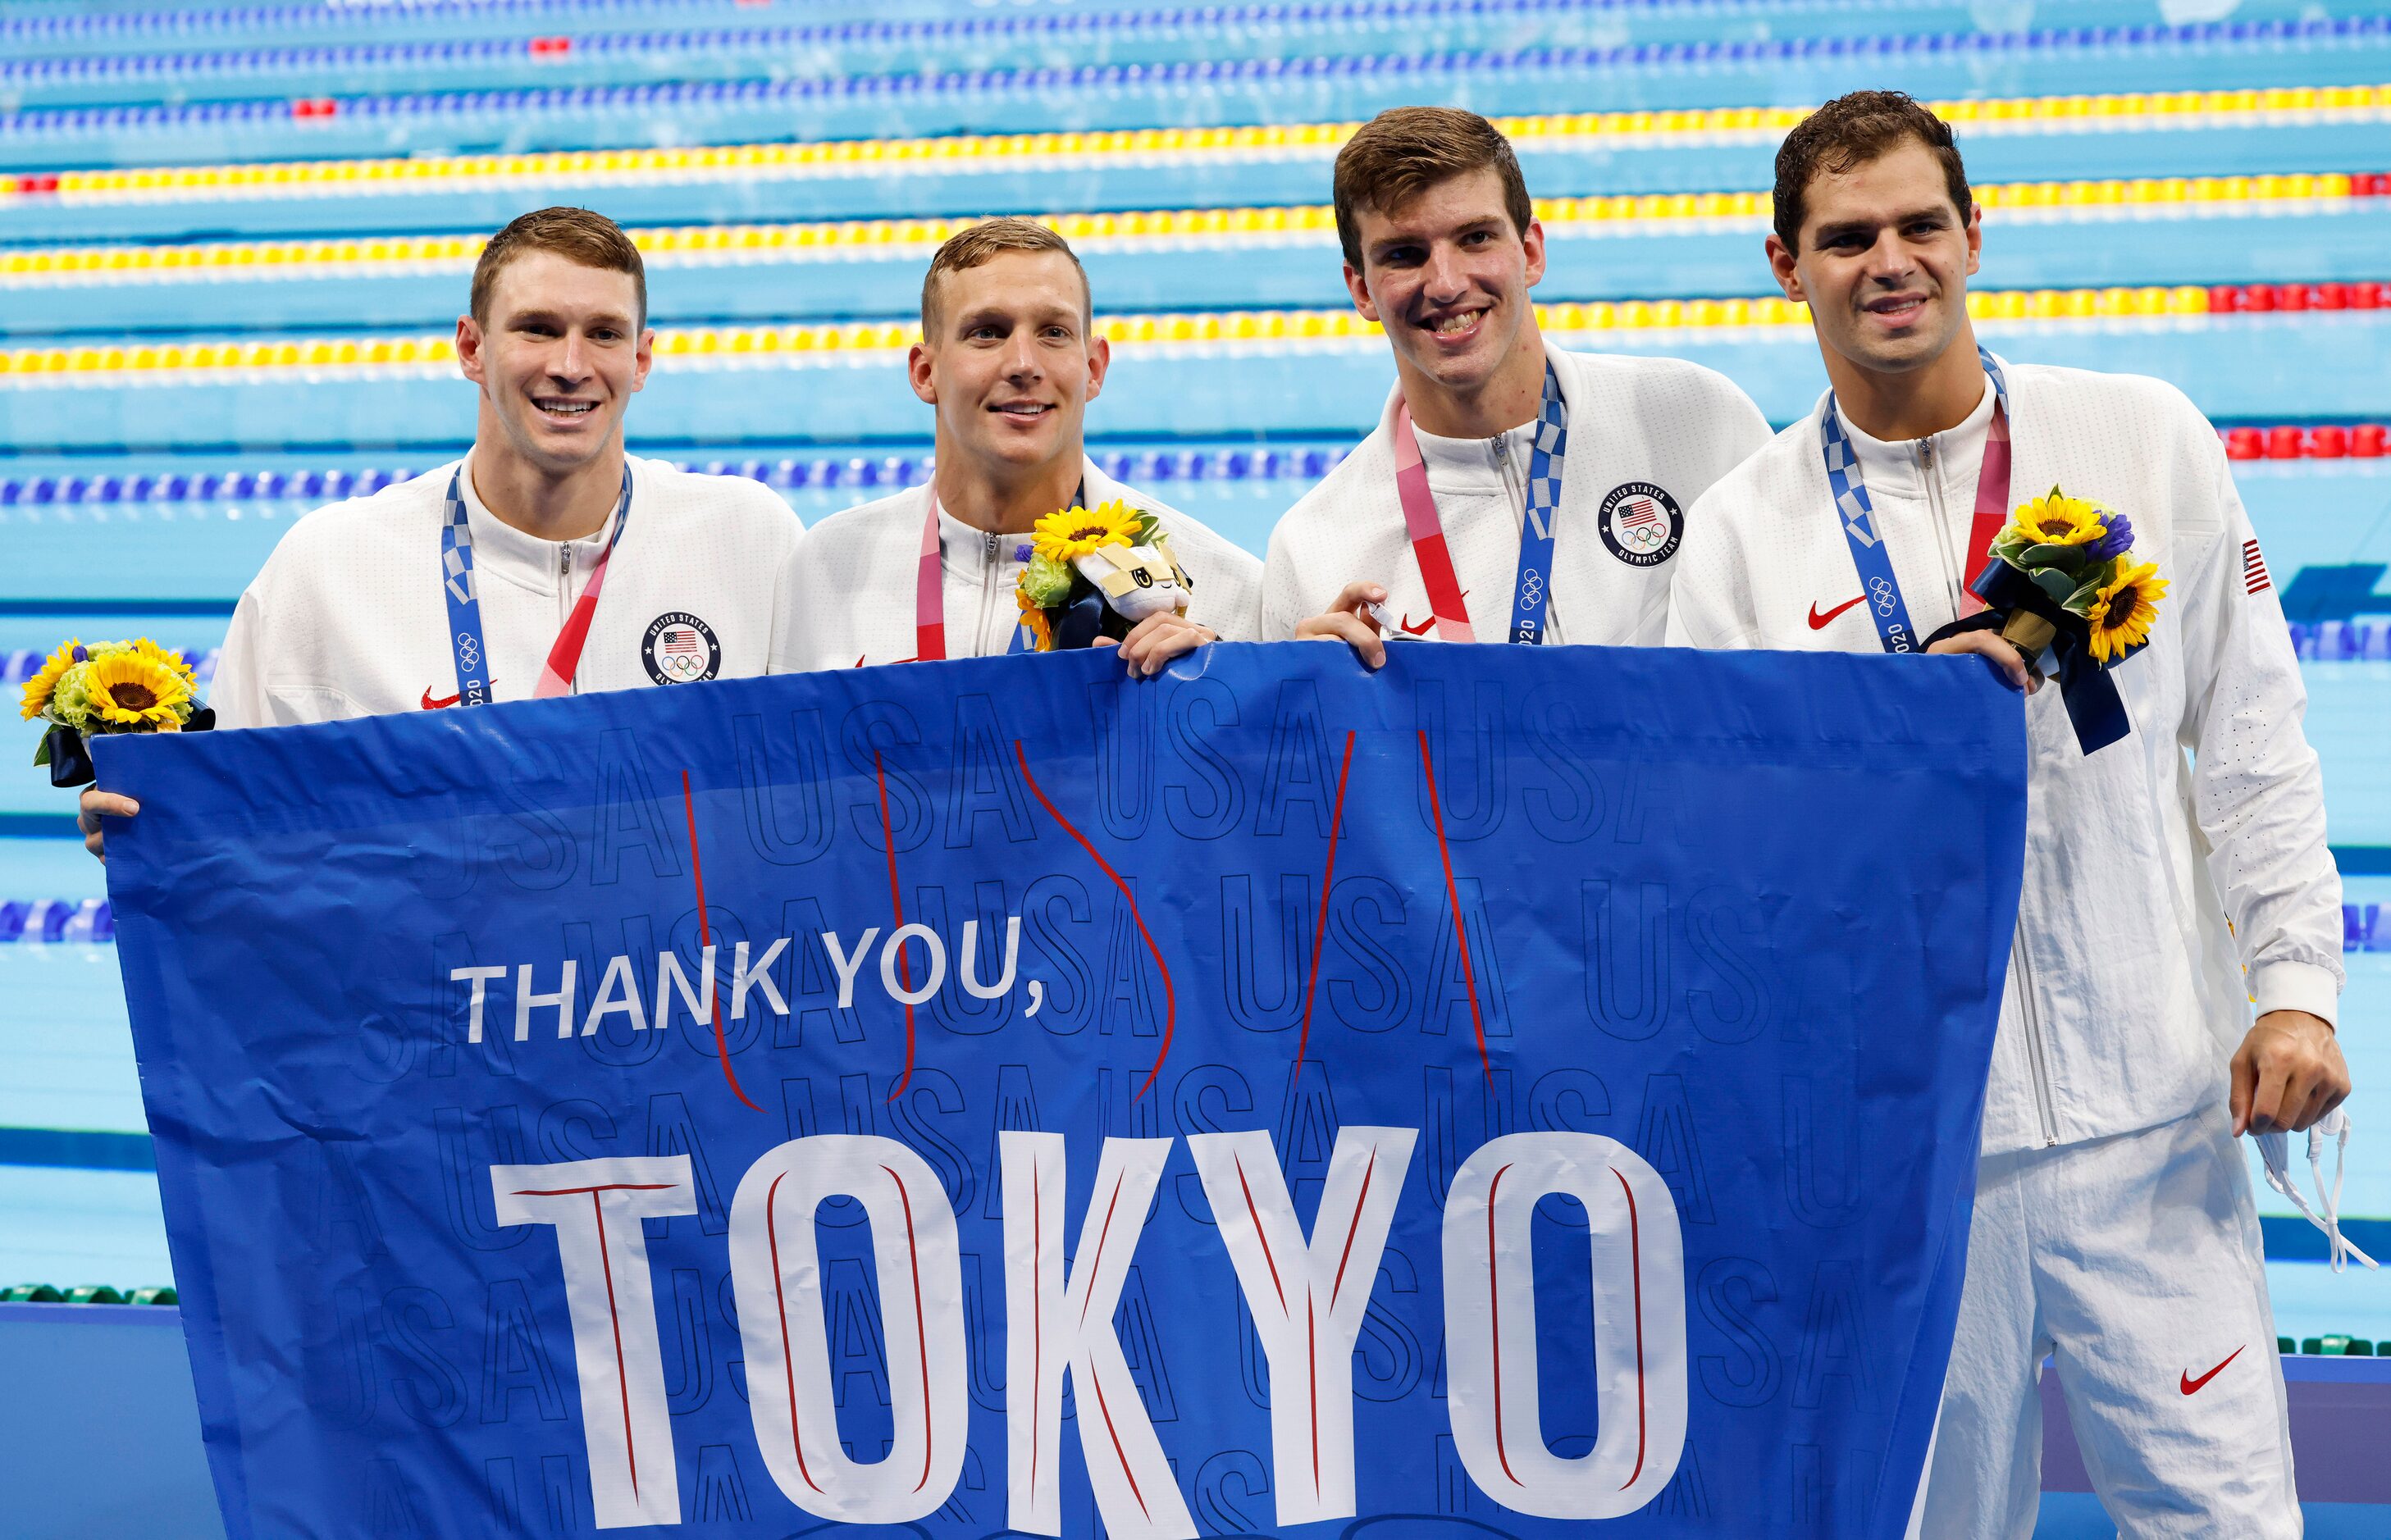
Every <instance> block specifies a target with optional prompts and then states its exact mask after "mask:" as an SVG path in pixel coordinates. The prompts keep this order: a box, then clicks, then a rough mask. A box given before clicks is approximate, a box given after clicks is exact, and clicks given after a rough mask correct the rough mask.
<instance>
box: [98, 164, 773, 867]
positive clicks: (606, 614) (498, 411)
mask: <svg viewBox="0 0 2391 1540" xmlns="http://www.w3.org/2000/svg"><path fill="white" fill-rule="evenodd" d="M652 361H653V333H652V332H650V331H649V330H648V328H647V278H646V274H645V271H644V269H643V267H642V264H641V263H640V253H639V249H638V248H637V247H635V246H634V245H633V244H632V243H631V240H630V237H627V236H626V235H625V234H624V233H623V231H622V230H621V228H620V227H618V226H617V225H615V224H614V221H613V220H610V219H608V218H606V217H605V216H604V215H602V214H597V213H592V212H589V211H588V210H587V209H541V210H538V211H536V212H532V213H527V214H524V215H523V217H521V218H520V219H517V220H515V221H514V222H513V223H512V224H511V225H508V226H507V227H506V228H505V229H503V230H501V231H499V232H498V234H497V235H496V236H494V237H491V239H490V241H489V244H488V245H487V246H486V247H485V248H484V249H483V252H482V257H481V261H480V262H479V263H478V264H477V265H476V266H475V268H474V271H473V281H472V291H471V308H470V310H469V312H468V313H467V314H464V315H461V316H459V318H458V321H457V362H458V366H459V370H460V372H462V373H463V375H464V377H465V378H466V379H470V380H472V382H473V383H474V385H475V386H476V387H477V388H478V389H479V391H480V404H479V406H478V416H477V417H476V420H475V423H474V431H473V445H472V449H471V450H470V451H469V452H468V453H467V454H466V455H465V456H464V457H463V458H462V459H459V460H455V461H452V462H450V463H449V464H447V465H444V466H441V467H439V468H436V469H433V470H430V471H427V472H425V473H424V474H423V475H421V476H418V477H416V478H415V479H414V480H413V481H403V482H400V483H399V484H397V485H395V486H392V487H388V488H385V489H383V490H382V491H381V492H380V493H377V494H374V495H373V496H370V497H355V498H351V499H350V500H348V501H347V502H344V503H335V504H332V505H331V506H330V507H322V508H318V509H317V510H316V511H315V512H313V513H311V514H309V515H307V517H305V518H304V519H302V520H299V521H298V522H297V523H296V524H294V525H292V526H291V531H290V533H288V534H285V535H284V536H283V537H282V539H281V542H280V543H279V544H278V545H276V546H275V548H274V554H273V555H272V556H271V557H269V558H267V559H266V563H265V569H264V570H263V571H260V572H259V573H258V575H257V577H256V579H255V580H254V581H253V582H252V583H251V584H250V585H249V588H248V590H247V591H246V592H244V593H243V594H242V595H241V597H240V603H239V607H238V608H237V609H236V610H234V612H233V620H232V625H231V628H230V630H229V632H228V633H227V634H226V637H225V645H224V651H223V654H222V656H221V658H220V660H219V661H218V663H217V666H216V676H215V685H214V688H213V690H212V691H211V692H210V704H211V705H213V707H214V709H215V712H216V720H217V725H219V726H222V727H271V726H280V725H290V724H296V723H308V722H330V721H336V720H339V719H342V718H345V717H355V716H373V715H378V714H381V713H382V712H407V711H433V710H437V709H440V708H443V707H448V706H458V705H466V706H473V705H480V704H483V703H484V702H486V701H492V700H521V699H530V698H532V697H535V696H550V695H564V694H573V693H579V692H582V691H588V690H603V689H623V688H627V687H637V686H641V685H651V684H655V685H669V684H681V683H687V682H691V681H694V680H699V679H715V678H736V677H739V676H741V675H744V674H761V673H763V672H764V670H765V662H766V660H767V659H768V658H769V656H770V652H771V648H772V642H773V635H772V630H773V625H774V623H775V618H776V617H777V616H778V615H780V614H781V613H782V610H783V606H782V605H781V604H780V603H779V602H778V600H777V598H776V596H775V594H774V591H773V590H774V584H775V581H776V576H777V574H779V573H780V572H781V571H782V570H783V568H784V567H786V566H787V565H788V563H789V560H790V558H792V557H793V556H794V555H795V551H796V548H797V544H798V535H799V533H800V526H799V524H798V522H797V519H796V516H795V514H794V513H793V512H791V511H790V508H789V507H788V505H787V504H786V503H783V502H782V500H781V499H780V498H779V497H778V496H776V495H775V494H773V493H772V492H770V491H769V489H767V488H765V487H763V486H761V485H758V484H757V483H756V482H753V481H741V480H734V479H732V478H729V477H718V476H696V475H691V474H689V473H687V472H684V471H681V470H678V469H676V468H673V467H672V466H670V465H667V464H666V463H664V462H662V461H658V460H645V459H638V458H635V457H633V456H629V455H627V454H626V453H625V451H624V447H623V416H624V413H625V411H626V409H627V407H628V406H629V404H630V400H631V397H632V396H633V395H634V394H636V393H638V391H640V387H641V386H642V385H643V384H645V383H646V380H647V376H648V367H649V365H650V364H651V362H652ZM601 596H602V597H601ZM136 811H137V810H136V808H135V806H134V804H133V803H132V802H131V801H130V800H129V799H127V798H124V797H121V796H117V795H115V794H113V793H110V792H107V791H103V790H100V789H97V788H94V789H90V790H87V791H85V792H84V799H83V818H82V822H83V826H84V832H85V836H86V838H85V842H86V844H88V845H89V846H90V847H91V849H92V851H93V853H95V854H97V853H99V851H100V848H101V834H100V826H99V818H100V815H114V816H129V815H132V814H134V813H135V812H136Z"/></svg>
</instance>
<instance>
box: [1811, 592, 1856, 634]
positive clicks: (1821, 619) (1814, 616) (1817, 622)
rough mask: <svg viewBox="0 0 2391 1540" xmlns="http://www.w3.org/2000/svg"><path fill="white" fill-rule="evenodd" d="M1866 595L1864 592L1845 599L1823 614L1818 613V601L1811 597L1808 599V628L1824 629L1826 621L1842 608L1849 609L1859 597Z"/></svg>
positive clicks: (1836, 614) (1841, 610) (1838, 613)
mask: <svg viewBox="0 0 2391 1540" xmlns="http://www.w3.org/2000/svg"><path fill="white" fill-rule="evenodd" d="M1866 597H1868V596H1867V595H1866V594H1862V595H1861V596H1860V597H1859V598H1858V599H1845V600H1844V601H1843V602H1842V603H1841V604H1839V605H1837V606H1835V607H1834V608H1833V609H1832V610H1828V611H1827V612H1826V613H1825V614H1823V615H1821V614H1819V613H1818V601H1817V600H1816V599H1812V600H1811V601H1810V629H1811V630H1813V631H1824V630H1825V629H1827V622H1829V621H1831V620H1833V619H1834V618H1835V617H1836V616H1838V615H1840V614H1842V612H1843V611H1844V610H1849V609H1850V608H1851V607H1852V606H1853V605H1855V604H1857V603H1859V602H1860V599H1864V598H1866Z"/></svg>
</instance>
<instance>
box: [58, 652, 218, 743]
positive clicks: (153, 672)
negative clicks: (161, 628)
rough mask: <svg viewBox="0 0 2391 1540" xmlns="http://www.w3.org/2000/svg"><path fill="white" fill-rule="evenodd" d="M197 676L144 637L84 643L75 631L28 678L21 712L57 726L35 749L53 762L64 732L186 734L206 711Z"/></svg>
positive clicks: (180, 658) (176, 654)
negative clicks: (198, 692)
mask: <svg viewBox="0 0 2391 1540" xmlns="http://www.w3.org/2000/svg"><path fill="white" fill-rule="evenodd" d="M198 683H199V681H198V678H197V676H196V675H195V674H193V673H192V671H191V665H190V664H189V663H187V662H186V661H184V660H183V655H182V654H181V653H179V652H175V651H173V650H171V649H170V648H162V647H160V646H159V645H158V644H157V643H155V642H153V641H151V640H150V639H149V637H147V636H144V637H141V638H139V639H138V640H136V641H129V642H93V643H90V644H88V645H86V644H84V642H83V641H82V640H81V639H80V638H75V637H70V638H69V639H68V640H66V641H65V642H63V643H61V644H59V647H58V650H57V651H56V652H53V653H51V654H50V655H49V657H48V658H46V659H45V660H44V661H43V663H42V666H41V668H40V669H39V670H37V671H36V672H35V673H34V674H33V677H32V679H30V680H28V681H26V684H25V695H24V699H23V700H22V701H21V702H20V704H19V715H20V716H21V717H22V719H23V720H25V721H27V722H31V721H32V720H33V719H34V718H36V717H39V718H41V719H42V720H44V721H45V722H48V723H50V724H51V725H52V727H53V731H52V732H51V733H48V734H45V735H44V736H43V738H42V744H41V747H40V749H39V750H37V751H35V753H34V755H33V764H35V765H37V766H39V765H44V764H51V763H52V756H53V754H54V753H55V752H56V751H57V749H58V745H57V743H56V742H55V738H56V735H57V730H58V729H63V730H65V731H67V732H69V733H74V734H89V733H172V732H179V731H181V730H182V729H183V727H184V726H185V725H187V723H189V722H190V720H191V718H192V716H193V714H194V713H195V712H198V711H199V710H200V705H199V701H198V700H197V699H195V698H194V696H193V693H192V692H193V691H194V690H195V689H196V688H197V687H198Z"/></svg>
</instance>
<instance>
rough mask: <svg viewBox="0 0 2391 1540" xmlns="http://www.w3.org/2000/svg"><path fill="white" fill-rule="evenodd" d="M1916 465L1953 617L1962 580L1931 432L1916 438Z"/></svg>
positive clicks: (1956, 614) (1956, 610)
mask: <svg viewBox="0 0 2391 1540" xmlns="http://www.w3.org/2000/svg"><path fill="white" fill-rule="evenodd" d="M1918 468H1919V472H1920V474H1921V475H1922V476H1923V477H1924V479H1925V481H1926V507H1927V512H1928V514H1929V516H1930V521H1931V522H1932V524H1933V526H1934V548H1935V550H1936V551H1937V552H1939V553H1940V554H1941V556H1942V558H1943V581H1944V582H1945V584H1949V586H1950V591H1951V615H1952V618H1953V619H1955V620H1956V619H1958V614H1959V597H1958V592H1959V586H1960V584H1961V582H1962V580H1961V579H1960V578H1959V577H1958V575H1957V572H1956V569H1957V568H1958V562H1957V561H1955V560H1953V559H1952V557H1951V528H1950V519H1951V515H1950V511H1949V510H1948V509H1947V508H1945V507H1944V506H1943V475H1942V472H1941V471H1940V470H1938V469H1937V468H1935V465H1934V437H1933V436H1932V435H1931V434H1930V435H1929V436H1928V437H1926V438H1923V439H1920V440H1919V442H1918Z"/></svg>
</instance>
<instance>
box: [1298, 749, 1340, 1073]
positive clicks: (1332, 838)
mask: <svg viewBox="0 0 2391 1540" xmlns="http://www.w3.org/2000/svg"><path fill="white" fill-rule="evenodd" d="M1352 773H1353V729H1351V727H1348V728H1347V729H1345V763H1344V764H1343V765H1342V766H1340V767H1339V768H1338V772H1337V809H1336V811H1335V812H1333V813H1331V814H1329V815H1328V860H1327V862H1326V863H1325V865H1323V866H1322V867H1321V868H1320V909H1319V912H1318V913H1317V914H1316V915H1315V916H1313V918H1312V977H1311V979H1310V980H1309V981H1308V982H1306V983H1305V984H1304V986H1303V1030H1302V1031H1301V1032H1300V1033H1297V1034H1296V1039H1295V1073H1296V1076H1297V1078H1298V1079H1300V1078H1302V1075H1303V1050H1304V1048H1305V1046H1307V1045H1308V1044H1310V1043H1311V1041H1312V995H1315V994H1316V993H1318V992H1319V989H1320V946H1321V943H1323V942H1325V941H1326V940H1327V939H1328V886H1329V883H1330V882H1331V881H1332V880H1333V879H1335V878H1336V876H1337V836H1338V834H1339V833H1340V832H1341V831H1342V830H1343V829H1344V828H1345V777H1346V776H1350V775H1351V774H1352Z"/></svg>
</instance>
